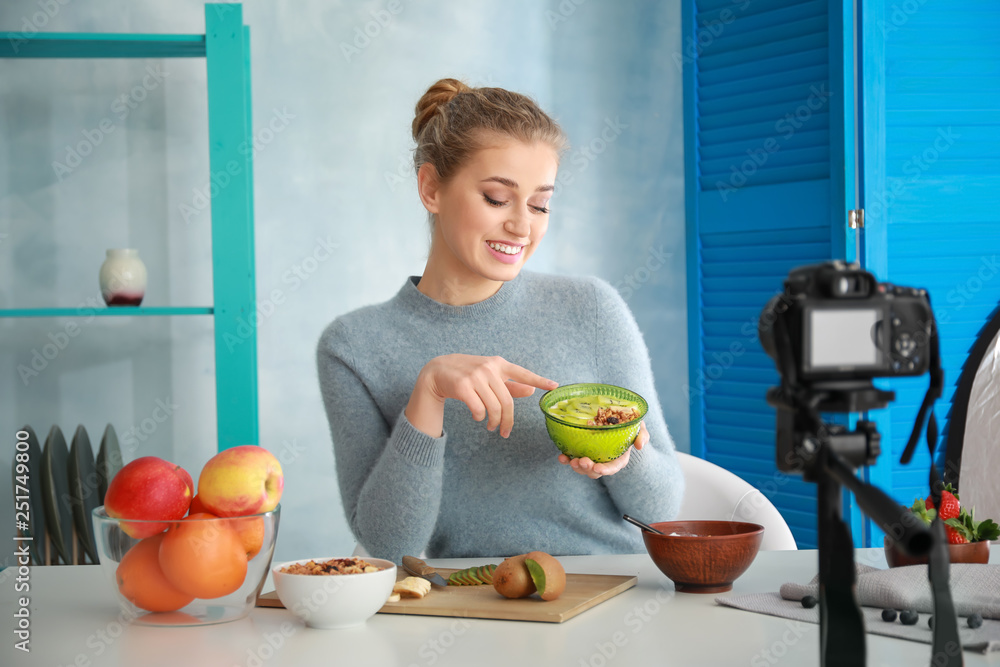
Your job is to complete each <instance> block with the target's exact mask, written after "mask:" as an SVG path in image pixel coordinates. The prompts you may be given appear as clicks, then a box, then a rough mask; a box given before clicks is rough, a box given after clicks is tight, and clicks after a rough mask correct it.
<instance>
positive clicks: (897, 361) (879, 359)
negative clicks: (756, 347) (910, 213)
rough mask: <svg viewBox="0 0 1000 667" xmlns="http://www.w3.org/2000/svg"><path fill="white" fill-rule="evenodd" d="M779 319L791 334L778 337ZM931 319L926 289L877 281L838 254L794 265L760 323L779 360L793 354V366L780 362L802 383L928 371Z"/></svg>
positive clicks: (767, 349)
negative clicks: (819, 261)
mask: <svg viewBox="0 0 1000 667" xmlns="http://www.w3.org/2000/svg"><path fill="white" fill-rule="evenodd" d="M779 321H780V322H781V324H782V325H783V329H784V330H785V331H786V332H787V340H783V341H779V340H777V338H776V332H777V331H779V330H780V329H781V328H782V327H776V326H775V325H776V324H778V322H779ZM933 322H934V315H933V313H932V311H931V304H930V301H929V299H928V298H927V292H926V290H923V289H916V288H913V287H899V286H897V285H892V284H889V283H879V282H877V281H876V280H875V277H874V276H873V275H872V274H870V273H868V272H867V271H865V270H863V269H861V268H859V267H858V265H857V264H847V263H846V262H842V261H833V262H827V263H825V264H817V265H813V266H804V267H799V268H797V269H794V270H793V271H791V272H790V273H789V274H788V278H787V279H786V280H785V293H784V294H780V295H778V296H775V297H774V298H773V299H771V301H770V302H768V304H767V305H766V306H765V307H764V310H763V311H762V313H761V316H760V323H759V325H758V328H759V333H760V341H761V345H763V347H764V351H765V352H767V354H768V355H769V356H770V357H771V358H772V359H774V360H775V362H779V363H780V362H781V361H782V356H783V354H790V355H791V359H790V361H791V362H793V363H794V368H793V369H787V368H780V367H779V371H780V372H782V374H784V373H785V371H786V370H792V371H793V372H794V373H795V375H794V377H795V378H797V381H798V383H799V384H801V385H802V386H804V387H811V388H822V387H824V386H826V387H837V386H838V385H840V386H846V385H845V384H844V383H847V382H851V381H855V382H857V381H862V382H867V381H868V380H870V379H871V378H876V377H893V376H906V375H923V374H924V373H926V372H927V370H928V362H929V360H930V335H931V327H932V326H933ZM783 345H784V346H787V349H786V350H780V349H779V347H780V346H783Z"/></svg>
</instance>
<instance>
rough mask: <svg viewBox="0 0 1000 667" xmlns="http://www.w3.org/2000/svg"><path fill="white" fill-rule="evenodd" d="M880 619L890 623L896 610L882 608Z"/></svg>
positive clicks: (894, 617) (894, 616) (894, 618)
mask: <svg viewBox="0 0 1000 667" xmlns="http://www.w3.org/2000/svg"><path fill="white" fill-rule="evenodd" d="M882 620H883V621H885V622H886V623H892V622H893V621H895V620H896V610H895V609H883V610H882Z"/></svg>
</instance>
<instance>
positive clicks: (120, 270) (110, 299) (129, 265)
mask: <svg viewBox="0 0 1000 667" xmlns="http://www.w3.org/2000/svg"><path fill="white" fill-rule="evenodd" d="M100 280H101V296H103V297H104V303H106V304H108V305H109V306H138V305H139V304H140V303H142V297H144V296H145V295H146V265H145V264H143V263H142V260H141V259H140V258H139V251H138V250H136V249H135V248H111V249H109V250H108V256H107V259H105V260H104V264H102V265H101V273H100Z"/></svg>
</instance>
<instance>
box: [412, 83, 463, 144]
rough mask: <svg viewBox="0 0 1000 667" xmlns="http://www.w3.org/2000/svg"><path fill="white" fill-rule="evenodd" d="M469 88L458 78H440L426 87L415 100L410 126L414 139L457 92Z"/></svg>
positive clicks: (415, 139) (416, 138)
mask: <svg viewBox="0 0 1000 667" xmlns="http://www.w3.org/2000/svg"><path fill="white" fill-rule="evenodd" d="M471 90H472V88H470V87H469V86H467V85H465V84H464V83H462V82H461V81H459V80H458V79H440V80H439V81H438V82H437V83H435V84H434V85H432V86H431V87H430V88H428V89H427V92H426V93H424V95H423V97H421V98H420V100H419V101H418V102H417V108H416V113H415V115H414V118H413V127H412V130H413V139H414V141H419V137H420V132H421V131H423V129H424V128H425V127H427V123H428V122H430V120H431V118H433V117H434V116H435V115H437V113H438V110H439V109H441V108H442V107H444V106H445V105H446V104H448V102H451V101H452V100H453V99H455V96H456V95H458V94H459V93H467V92H469V91H471Z"/></svg>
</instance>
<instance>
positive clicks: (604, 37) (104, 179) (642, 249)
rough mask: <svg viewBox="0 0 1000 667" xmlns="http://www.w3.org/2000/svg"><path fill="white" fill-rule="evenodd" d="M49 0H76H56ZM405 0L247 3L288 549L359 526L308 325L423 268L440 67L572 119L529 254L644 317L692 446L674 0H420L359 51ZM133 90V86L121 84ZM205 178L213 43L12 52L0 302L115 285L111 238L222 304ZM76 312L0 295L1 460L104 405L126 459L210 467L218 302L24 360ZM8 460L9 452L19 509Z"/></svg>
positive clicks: (155, 25)
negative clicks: (615, 291)
mask: <svg viewBox="0 0 1000 667" xmlns="http://www.w3.org/2000/svg"><path fill="white" fill-rule="evenodd" d="M46 4H47V5H49V6H58V7H59V10H58V12H56V13H55V15H54V16H51V17H49V16H47V15H45V14H43V13H41V12H42V11H43V5H46ZM386 4H387V1H385V0H373V1H366V2H346V1H339V2H337V1H322V0H299V1H295V2H293V1H292V0H279V1H276V2H272V1H270V0H251V1H250V2H247V3H245V4H244V20H245V22H246V23H247V24H248V25H249V26H250V27H251V35H252V38H251V39H252V47H251V51H252V68H253V114H254V127H255V129H256V130H257V131H258V132H259V131H260V130H261V129H263V128H265V127H266V126H268V125H269V124H271V123H273V124H272V125H271V127H275V128H279V127H280V131H279V132H276V133H274V135H273V139H271V140H270V141H269V142H267V143H264V144H262V145H261V146H260V150H259V152H258V153H257V155H256V159H255V166H254V167H255V205H256V244H257V258H256V259H257V295H258V299H259V300H264V299H266V298H267V295H269V294H270V293H272V291H273V290H280V292H281V295H282V303H281V304H280V305H278V306H277V307H276V308H275V309H274V312H273V315H271V316H270V317H268V318H267V319H266V320H265V321H264V322H263V323H262V325H261V326H260V329H259V351H258V357H259V364H260V378H259V384H260V432H261V444H262V445H264V446H265V447H268V448H269V449H271V450H272V451H274V452H275V453H276V454H278V455H279V457H280V458H281V459H282V462H283V464H284V468H285V478H286V487H285V496H284V500H283V507H284V515H283V517H282V526H281V537H280V539H279V544H278V548H277V553H276V556H275V557H276V558H277V559H285V558H298V557H302V556H303V555H324V554H343V553H345V552H347V551H349V550H350V549H351V547H352V545H353V539H352V537H351V535H350V531H349V530H348V528H347V526H346V522H345V519H344V517H343V512H342V510H341V506H340V502H339V497H338V494H337V490H336V486H335V477H334V473H333V465H334V464H333V457H332V451H331V444H330V436H329V432H328V429H327V424H326V423H325V417H324V415H323V410H322V406H321V404H320V399H319V392H318V388H317V382H316V374H315V368H314V349H315V342H316V339H317V336H318V335H319V333H320V331H321V330H322V328H323V327H324V325H325V324H326V323H327V322H329V321H330V320H331V319H333V318H334V317H336V316H337V315H338V314H340V313H343V312H346V311H349V310H351V309H354V308H356V307H358V306H361V305H364V304H369V303H374V302H378V301H382V300H384V299H386V298H388V297H390V296H391V295H392V294H394V293H395V292H396V290H397V289H398V288H399V286H400V285H401V284H402V281H403V280H404V277H405V276H407V275H411V274H419V273H420V272H421V271H422V269H423V264H424V261H425V258H426V248H427V238H428V235H427V228H426V216H425V213H424V211H423V209H422V207H421V206H420V202H419V200H418V198H417V196H416V192H415V179H414V177H413V176H412V171H411V169H410V167H409V164H410V163H409V156H410V149H411V139H410V137H409V125H410V120H411V117H412V111H413V105H414V103H415V102H416V100H417V99H418V98H419V96H420V95H421V93H422V92H423V91H424V90H425V89H426V87H427V86H428V85H429V84H430V83H432V82H433V81H434V80H436V79H438V78H440V77H443V76H456V77H459V78H463V79H465V80H466V81H467V82H468V83H470V84H473V85H486V84H488V85H497V86H503V87H507V88H511V89H513V90H517V91H520V92H524V93H526V94H529V95H532V96H533V97H535V98H536V99H537V100H538V101H539V102H540V103H541V104H542V106H543V107H544V108H546V109H547V110H549V111H550V112H551V113H552V114H553V115H554V116H556V117H557V118H558V120H559V121H560V122H561V123H562V125H563V127H564V128H565V129H566V131H567V133H568V134H569V137H570V140H571V142H572V143H573V145H574V148H573V150H572V151H571V152H570V153H569V154H568V155H567V156H566V158H565V159H564V161H563V164H562V166H561V169H560V178H559V182H560V185H561V187H560V188H559V192H558V194H557V196H556V198H555V199H554V200H553V214H552V217H551V223H550V229H549V233H548V236H547V238H546V240H545V241H544V242H543V245H542V246H541V248H540V249H539V251H538V252H537V253H536V254H535V256H534V257H533V258H532V261H531V263H530V265H529V267H530V268H533V269H536V270H542V271H549V272H556V273H573V274H581V273H588V274H595V275H599V276H601V277H603V278H605V279H607V280H608V281H610V282H611V283H612V284H614V285H616V286H618V287H619V289H620V290H621V291H622V294H623V296H625V298H626V299H627V300H628V302H629V304H630V306H631V307H632V308H633V310H634V312H635V315H636V318H637V319H638V320H639V323H640V326H641V327H642V329H643V331H644V333H645V336H646V341H647V343H648V344H649V347H650V350H651V353H652V356H653V364H654V371H655V373H656V376H657V385H658V389H659V393H660V400H661V402H662V403H663V407H664V411H665V413H666V415H667V419H668V422H669V424H670V426H671V429H672V432H673V434H674V437H675V439H676V440H677V443H678V446H679V447H680V448H681V449H684V450H686V449H687V448H688V432H689V429H688V407H687V403H686V401H685V399H684V395H683V393H682V391H681V387H682V386H683V384H684V383H685V382H686V379H687V356H686V340H687V339H686V312H685V278H684V272H685V266H684V222H683V211H684V208H683V165H682V159H683V153H682V145H683V143H682V121H681V116H682V114H681V84H680V72H679V70H678V68H677V66H676V64H675V59H674V57H673V56H674V54H675V53H676V52H677V51H679V44H680V32H679V20H680V3H679V1H678V0H670V1H668V2H659V1H654V0H647V1H643V2H639V1H636V2H611V0H603V1H602V0H561V1H560V0H549V1H546V2H542V1H537V0H513V1H511V0H508V1H506V2H499V1H490V2H476V3H467V2H458V0H452V1H450V2H436V3H428V2H425V3H419V2H414V1H413V0H402V11H401V12H400V13H399V14H397V15H395V16H393V17H392V19H391V21H390V22H389V23H388V25H387V26H385V27H384V28H381V29H380V30H379V34H378V35H377V36H375V37H374V38H372V39H371V40H370V42H369V43H368V44H367V45H365V47H364V48H363V49H359V50H358V51H357V52H351V53H349V54H347V55H345V51H344V48H343V47H342V44H344V43H350V42H351V41H352V40H353V39H354V37H355V35H356V30H357V29H361V30H363V29H364V27H365V24H366V23H368V22H369V21H371V20H372V15H371V12H373V11H376V12H377V11H379V10H381V9H384V8H385V6H386ZM31 27H38V28H41V29H42V30H49V31H80V32H83V31H101V32H104V31H109V32H177V33H198V32H203V31H204V15H203V6H202V3H201V2H197V1H194V0H184V1H177V2H175V1H169V2H168V1H167V0H159V1H155V2H154V1H143V2H129V1H127V0H100V1H99V2H98V1H90V0H88V1H86V2H84V1H83V0H69V1H68V2H64V4H59V3H43V2H41V1H40V0H13V1H10V2H4V3H2V4H0V29H4V30H26V29H30V28H31ZM373 32H374V31H373ZM150 72H153V73H156V76H149V74H150ZM144 78H145V81H146V83H145V85H144V84H143V80H144ZM137 87H138V88H137ZM122 95H125V96H131V98H132V106H134V108H128V107H126V106H122V104H121V103H117V104H116V100H118V99H119V98H120V97H121V96H122ZM140 97H141V98H142V100H141V101H135V100H136V99H137V98H140ZM126 111H127V114H126ZM102 121H105V123H104V127H108V122H110V124H111V127H112V128H113V129H112V131H110V132H106V133H101V141H100V142H99V143H96V142H95V145H94V146H93V150H92V151H91V153H90V154H89V155H87V156H86V157H85V158H84V159H83V160H82V162H81V163H80V164H79V166H77V167H75V168H73V169H72V170H71V171H70V172H69V173H57V172H58V171H60V170H59V169H57V168H55V167H54V165H53V163H54V162H61V163H65V161H66V153H67V151H66V146H67V145H70V144H72V145H77V144H78V143H79V142H80V141H83V140H84V139H85V137H86V136H87V135H86V134H85V133H86V132H90V133H91V134H90V136H91V137H94V136H95V135H94V130H95V129H97V128H100V127H101V123H102ZM266 137H267V135H266V134H265V135H263V138H266ZM207 180H208V152H207V120H206V97H205V67H204V62H203V61H199V60H192V61H188V60H152V61H115V60H102V61H96V60H95V61H85V60H82V61H46V60H38V61H21V62H14V61H11V60H4V61H0V308H13V307H37V306H77V305H81V304H86V303H87V302H88V300H96V301H97V302H100V292H99V290H98V284H97V271H98V268H99V267H100V265H101V262H102V261H103V258H104V250H105V249H106V248H109V247H124V246H129V247H136V248H139V250H140V254H141V256H142V257H143V258H144V260H145V262H146V264H147V267H148V271H149V289H148V291H147V297H146V301H145V302H144V305H150V306H152V305H174V306H179V305H207V304H209V303H210V302H211V294H212V290H211V265H210V258H211V245H210V236H209V225H210V219H209V215H208V212H207V210H206V211H204V212H196V213H194V214H190V212H188V213H187V214H185V213H184V210H185V209H184V206H185V205H187V206H194V207H195V208H197V203H198V202H197V200H196V195H195V190H196V189H201V188H203V187H204V186H205V184H206V183H207ZM327 243H334V244H336V245H337V247H336V249H335V250H334V251H333V253H332V255H331V256H330V258H329V259H328V260H326V261H323V262H320V263H318V265H317V267H316V269H315V271H313V272H312V273H310V274H308V275H307V276H306V278H305V279H301V278H298V277H296V274H295V271H296V267H298V268H299V269H300V270H301V269H303V268H305V267H303V265H302V263H303V260H305V259H306V258H307V257H310V256H312V255H313V252H314V251H315V250H316V248H317V247H319V246H320V245H322V244H327ZM308 266H311V265H307V267H308ZM70 322H71V320H59V319H21V320H10V319H7V320H0V368H2V369H3V374H2V376H0V434H4V435H3V436H2V437H4V438H7V440H8V442H7V444H3V443H2V442H0V472H2V471H6V470H8V466H9V462H10V460H11V454H12V451H13V432H14V430H16V428H18V427H20V426H21V425H22V424H25V423H27V424H31V425H33V426H34V427H35V428H36V430H38V431H39V432H40V435H41V436H42V437H43V438H44V434H45V433H46V432H47V431H48V429H49V427H50V426H51V425H52V424H59V425H60V426H61V427H62V429H63V431H64V432H65V433H66V435H67V437H70V436H71V435H72V432H73V430H74V429H75V428H76V426H77V424H83V425H84V426H86V428H87V429H88V431H89V432H90V433H91V437H92V439H95V440H96V439H98V438H99V435H100V433H101V432H102V431H103V428H104V425H105V424H107V423H109V422H111V423H113V424H114V425H115V427H116V429H117V430H118V432H119V434H120V435H122V436H123V440H124V442H123V444H124V448H125V455H126V459H127V460H131V459H132V458H135V457H137V456H142V455H146V454H152V455H157V456H162V457H164V458H168V459H171V460H174V461H176V462H178V463H180V464H182V465H183V466H185V467H186V468H188V469H189V470H190V471H192V472H193V473H195V474H197V471H198V470H200V468H201V466H202V465H203V464H204V462H205V461H206V460H207V459H208V458H209V457H210V456H211V455H212V454H213V453H214V451H215V447H216V442H215V428H216V425H215V404H214V401H215V398H214V396H215V386H214V375H213V373H214V370H213V353H212V328H211V322H210V320H209V319H208V318H190V317H189V318H170V319H165V318H162V319H161V318H97V319H94V320H93V321H86V320H83V321H77V322H76V324H77V325H78V326H79V327H80V328H79V331H78V333H77V335H75V336H73V337H72V338H71V339H68V340H69V342H68V344H66V345H65V348H64V349H60V350H59V351H58V354H57V355H55V356H54V358H52V359H51V360H47V364H46V366H45V368H44V369H43V370H42V371H41V372H39V374H38V375H37V376H27V377H22V376H21V374H20V373H19V372H18V366H19V365H28V366H30V364H31V360H32V356H33V351H35V350H39V351H40V350H41V349H42V347H43V346H44V345H45V344H46V343H49V342H50V341H52V340H53V339H59V340H64V339H63V338H62V337H61V336H60V333H65V332H66V327H67V325H68V324H69V323H70ZM49 351H50V352H51V351H52V348H49ZM36 363H37V362H36ZM162 405H169V406H170V408H169V410H166V411H165V410H164V409H163V408H162V407H160V409H159V410H158V409H157V408H158V406H162ZM168 413H169V414H168ZM164 416H165V418H161V417H164ZM129 433H131V434H132V435H131V436H129V435H128V434H129ZM95 447H96V442H95ZM553 451H554V450H553ZM9 480H10V477H9V475H8V474H7V473H3V474H0V508H3V512H2V515H3V516H8V515H10V514H11V509H12V505H11V500H10V498H11V495H10V481H9ZM8 525H10V524H8ZM6 549H7V548H6V547H5V548H4V550H3V552H0V553H6Z"/></svg>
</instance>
